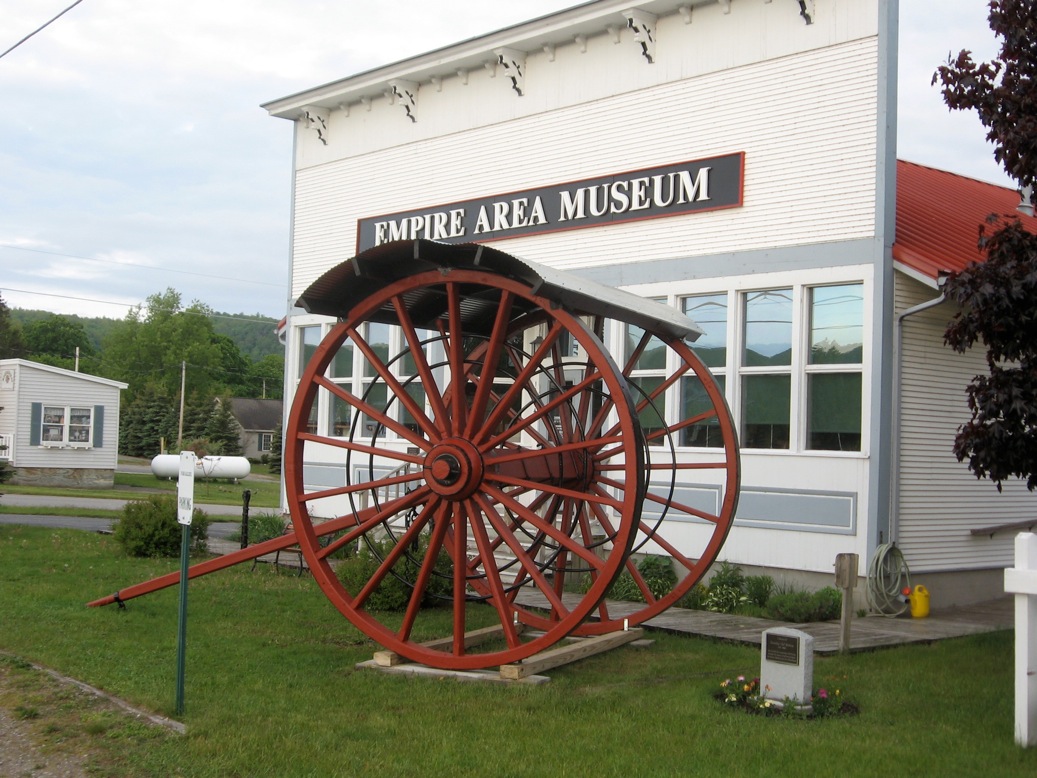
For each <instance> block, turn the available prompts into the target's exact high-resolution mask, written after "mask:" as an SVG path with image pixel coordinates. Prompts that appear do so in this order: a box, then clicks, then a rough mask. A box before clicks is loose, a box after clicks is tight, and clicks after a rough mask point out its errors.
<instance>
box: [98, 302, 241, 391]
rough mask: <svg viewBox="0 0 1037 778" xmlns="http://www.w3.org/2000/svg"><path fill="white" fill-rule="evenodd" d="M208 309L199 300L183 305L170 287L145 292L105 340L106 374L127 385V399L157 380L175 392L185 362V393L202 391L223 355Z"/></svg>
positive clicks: (211, 380)
mask: <svg viewBox="0 0 1037 778" xmlns="http://www.w3.org/2000/svg"><path fill="white" fill-rule="evenodd" d="M210 313H211V312H210V310H209V308H208V307H207V306H206V305H204V304H202V303H199V302H194V303H192V304H191V305H189V306H187V307H186V308H184V307H183V306H182V304H181V301H180V294H179V293H178V292H177V291H175V290H174V289H167V290H166V291H165V292H164V293H162V294H154V295H151V296H150V297H148V299H147V302H146V303H144V304H143V305H138V306H135V307H134V308H132V309H131V310H130V312H129V313H128V314H126V318H125V319H124V320H123V321H121V322H120V323H119V324H118V325H117V326H116V327H114V328H113V330H112V332H111V333H110V334H109V335H108V337H107V338H106V339H105V342H104V344H103V351H104V361H105V365H106V370H105V372H106V375H108V376H110V377H112V378H116V379H118V380H120V381H125V382H126V383H127V384H129V388H128V390H127V396H128V397H130V398H133V397H134V396H136V394H137V392H139V391H140V390H141V389H142V388H143V387H144V386H146V385H148V384H158V385H160V386H162V387H163V388H164V389H165V390H166V392H167V393H168V394H169V395H170V396H174V395H179V392H180V378H181V369H182V366H186V370H185V375H186V383H187V391H188V393H190V392H192V391H197V392H200V393H202V394H208V393H209V392H210V390H211V388H212V387H213V385H214V384H215V383H216V378H217V377H218V376H219V375H220V369H221V367H220V366H221V360H222V357H223V354H222V352H221V350H220V347H219V345H218V344H217V343H216V339H215V333H214V332H213V327H212V322H211V321H210V319H209V315H210Z"/></svg>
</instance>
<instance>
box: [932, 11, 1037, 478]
mask: <svg viewBox="0 0 1037 778" xmlns="http://www.w3.org/2000/svg"><path fill="white" fill-rule="evenodd" d="M989 19H990V27H991V29H992V30H993V31H994V34H995V35H996V36H997V38H998V39H999V41H1000V44H1001V50H1000V54H999V56H998V57H997V58H996V59H995V60H994V61H992V62H982V63H978V64H977V63H975V62H973V60H972V56H971V53H970V52H969V51H962V52H961V53H960V54H958V56H957V57H956V58H949V59H948V62H947V64H946V65H945V66H943V67H941V68H940V69H939V70H938V71H937V72H936V74H935V75H934V76H933V82H934V83H936V82H937V81H939V82H940V83H941V84H942V91H943V97H944V100H945V102H946V103H947V105H948V106H949V107H950V108H951V109H955V110H975V111H976V113H977V114H978V116H979V118H980V121H981V122H982V123H983V125H984V126H985V127H986V128H987V139H988V140H989V141H991V143H993V144H994V158H995V159H997V160H998V162H1000V163H1001V164H1002V165H1003V166H1004V169H1005V170H1006V171H1007V172H1008V174H1009V175H1010V176H1012V177H1013V178H1014V179H1015V180H1016V181H1018V182H1019V183H1020V186H1022V187H1032V186H1033V185H1034V183H1035V180H1037V0H992V2H991V3H990V16H989ZM990 222H991V224H992V225H994V231H993V234H991V235H989V237H986V238H985V240H984V242H983V244H982V245H983V249H984V251H985V254H986V259H985V261H983V262H980V263H975V264H973V265H970V266H969V267H968V268H967V269H966V270H964V271H962V272H961V273H959V274H957V275H955V276H952V277H951V278H950V279H949V280H948V282H947V284H946V286H945V287H944V291H945V294H946V295H947V297H948V298H949V299H951V300H953V301H955V302H956V303H958V305H959V306H960V312H959V313H958V314H957V315H956V316H955V318H954V320H953V321H952V322H951V323H950V324H949V325H948V327H947V331H946V333H945V339H946V342H947V343H948V344H949V345H950V346H951V347H952V348H954V349H955V350H957V351H965V350H966V349H969V348H971V347H972V346H973V345H974V344H976V343H981V344H982V345H983V347H984V348H985V349H986V358H987V365H988V367H989V375H985V376H976V378H974V379H973V380H972V382H971V383H970V384H969V385H968V387H967V389H966V392H967V394H968V402H969V408H970V410H971V411H972V418H971V419H970V420H969V421H968V422H967V423H965V424H964V425H962V426H961V428H960V429H959V431H958V435H957V436H956V438H955V441H954V452H955V454H956V455H957V457H958V459H959V460H960V461H964V460H968V464H969V468H970V469H971V470H972V472H973V473H975V474H976V477H977V478H990V479H991V480H992V481H993V482H994V483H995V484H996V485H997V488H998V489H999V490H1000V489H1001V484H1002V482H1003V481H1004V480H1006V479H1008V478H1014V477H1017V478H1022V479H1025V480H1026V485H1027V487H1028V488H1029V489H1030V490H1033V489H1034V488H1035V487H1037V238H1035V236H1034V235H1032V234H1031V233H1029V232H1028V231H1027V230H1026V229H1025V228H1024V227H1023V226H1022V224H1021V223H1020V221H1019V219H1018V218H1017V217H1014V216H1003V217H996V216H995V217H992V218H991V220H990Z"/></svg>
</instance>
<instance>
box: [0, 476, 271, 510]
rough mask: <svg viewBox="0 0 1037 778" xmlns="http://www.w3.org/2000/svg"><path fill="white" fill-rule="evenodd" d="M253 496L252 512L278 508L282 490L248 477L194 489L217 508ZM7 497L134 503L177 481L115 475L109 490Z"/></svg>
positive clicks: (6, 488) (37, 490)
mask: <svg viewBox="0 0 1037 778" xmlns="http://www.w3.org/2000/svg"><path fill="white" fill-rule="evenodd" d="M246 489H248V490H249V491H250V492H252V495H251V497H250V498H249V505H250V506H251V507H252V508H278V507H280V495H281V486H280V483H279V482H278V481H277V480H271V479H269V478H256V477H253V476H250V477H249V478H245V479H243V480H241V481H239V482H238V483H233V482H232V481H227V480H203V479H198V480H196V481H195V485H194V496H195V500H196V501H198V502H207V503H214V504H216V505H241V493H242V492H243V491H245V490H246ZM2 490H3V492H5V493H8V494H43V495H54V496H59V497H101V498H106V499H110V500H135V499H139V498H140V497H141V495H142V494H148V493H151V492H170V493H173V492H176V481H174V480H170V479H166V478H156V477H155V476H153V475H151V474H149V473H116V474H115V486H114V487H113V488H112V489H73V488H54V487H48V486H15V485H13V484H4V485H3V487H2Z"/></svg>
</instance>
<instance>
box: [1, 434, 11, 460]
mask: <svg viewBox="0 0 1037 778" xmlns="http://www.w3.org/2000/svg"><path fill="white" fill-rule="evenodd" d="M13 445H14V436H13V435H0V459H2V460H8V459H10V458H11V456H12V455H13V453H14V449H13V448H12V446H13Z"/></svg>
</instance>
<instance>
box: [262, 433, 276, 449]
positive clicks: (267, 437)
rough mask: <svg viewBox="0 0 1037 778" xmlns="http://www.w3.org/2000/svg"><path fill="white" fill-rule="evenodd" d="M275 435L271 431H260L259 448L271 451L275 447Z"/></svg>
mask: <svg viewBox="0 0 1037 778" xmlns="http://www.w3.org/2000/svg"><path fill="white" fill-rule="evenodd" d="M273 442H274V435H273V433H271V432H260V433H259V450H260V451H269V450H270V449H271V448H272V447H273Z"/></svg>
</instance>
